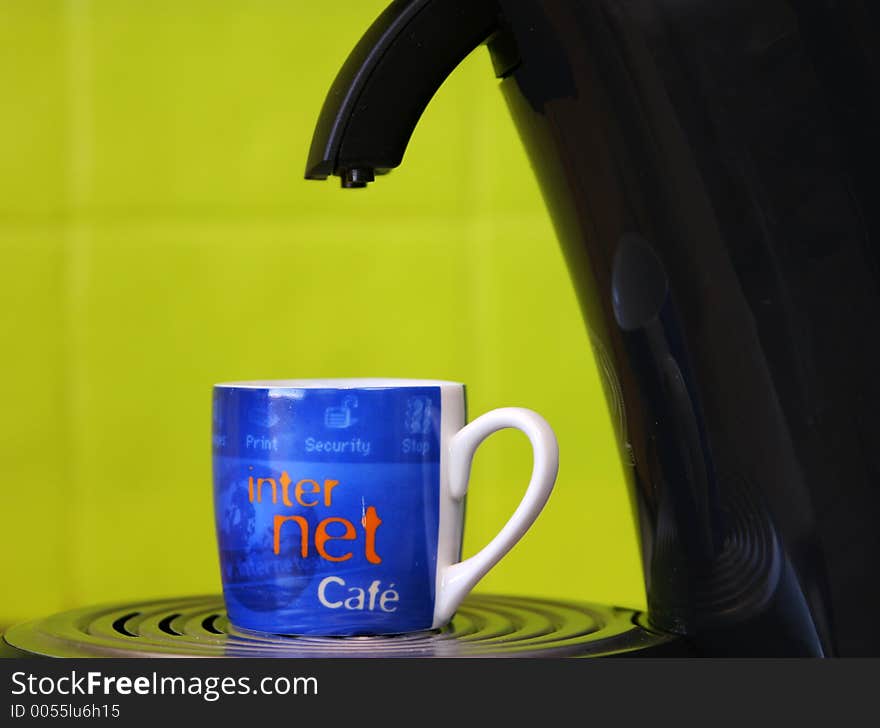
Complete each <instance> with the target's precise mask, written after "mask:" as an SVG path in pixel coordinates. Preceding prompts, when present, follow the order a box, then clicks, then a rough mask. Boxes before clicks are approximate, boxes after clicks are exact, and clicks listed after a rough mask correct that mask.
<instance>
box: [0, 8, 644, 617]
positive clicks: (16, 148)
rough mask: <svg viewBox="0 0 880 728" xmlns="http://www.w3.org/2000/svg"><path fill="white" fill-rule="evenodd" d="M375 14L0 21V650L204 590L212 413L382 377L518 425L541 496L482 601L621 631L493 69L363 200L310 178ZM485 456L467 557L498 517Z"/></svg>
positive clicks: (458, 90)
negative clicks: (2, 642) (224, 395)
mask: <svg viewBox="0 0 880 728" xmlns="http://www.w3.org/2000/svg"><path fill="white" fill-rule="evenodd" d="M383 5H384V3H383V2H381V1H380V2H377V1H376V0H346V1H344V2H342V1H341V2H336V3H331V4H327V3H312V2H304V1H296V0H259V1H254V2H248V3H242V2H239V1H237V0H235V1H233V0H187V2H178V1H176V0H153V1H152V2H149V3H143V2H138V1H136V0H64V1H62V0H3V1H2V2H0V93H2V94H3V95H4V98H3V101H4V103H3V109H4V111H3V114H0V254H2V258H0V304H2V310H3V314H2V317H0V337H2V339H0V340H2V342H3V353H4V356H3V364H2V366H3V368H4V370H3V377H2V382H3V398H2V401H3V405H4V406H3V417H2V418H0V489H2V490H0V493H2V504H3V512H4V526H3V528H2V529H0V553H2V557H0V558H2V562H0V563H2V567H3V571H4V577H5V580H6V584H7V588H5V589H4V591H3V593H4V598H3V599H2V600H0V625H2V624H4V623H10V622H14V621H16V620H19V619H24V618H28V617H32V616H38V615H41V614H44V613H48V612H51V611H55V610H58V609H62V608H67V607H73V606H78V605H86V604H90V603H94V602H100V601H112V600H120V599H137V598H144V597H159V596H174V595H182V594H194V593H204V592H214V591H217V590H218V589H219V575H218V569H217V561H216V556H215V553H214V534H213V523H212V515H211V478H210V457H209V451H208V441H209V428H210V411H209V408H210V388H211V385H212V383H213V382H215V381H224V380H231V379H255V378H284V377H318V376H399V377H430V378H444V379H456V380H460V381H464V382H466V383H467V384H468V390H469V397H470V402H469V407H470V412H471V414H472V415H476V414H479V413H481V412H483V411H485V410H488V409H491V408H493V407H496V406H506V405H521V406H526V407H530V408H533V409H535V410H538V411H540V412H541V413H542V414H544V415H545V416H546V417H547V419H548V420H549V421H550V422H551V424H552V425H553V426H554V429H555V430H556V432H557V435H558V437H559V441H560V448H561V468H560V475H559V482H558V485H557V488H556V491H555V492H554V495H553V497H552V498H551V500H550V502H549V504H548V506H547V508H546V510H545V512H544V514H543V515H542V516H541V518H540V519H539V520H538V522H537V523H536V525H535V526H534V527H533V529H532V531H530V532H529V533H528V534H527V536H526V538H525V539H524V540H523V542H522V543H521V544H520V545H518V546H517V547H516V548H515V549H514V551H513V552H511V554H510V555H509V556H508V557H507V558H506V559H505V560H504V561H502V563H501V564H500V565H499V566H498V567H497V568H496V569H495V570H494V571H493V572H492V573H491V574H490V575H489V576H488V577H487V578H486V579H485V580H484V581H483V582H482V583H481V585H480V586H479V589H480V590H483V591H493V592H507V593H517V594H530V595H547V596H557V597H567V598H579V599H589V600H595V601H604V602H615V603H618V604H623V605H631V606H637V607H638V606H641V605H642V604H643V593H642V583H641V573H640V567H639V563H638V556H637V544H636V540H635V535H634V533H635V532H634V527H633V523H632V519H631V516H630V512H629V503H628V499H627V496H626V492H625V489H624V485H623V481H622V477H621V473H620V466H619V465H618V463H617V459H616V454H615V449H614V446H613V439H612V435H611V430H610V426H609V424H608V419H607V414H606V408H605V404H604V402H603V400H602V398H601V388H600V385H599V382H598V379H597V377H596V374H595V370H594V365H593V362H592V359H591V356H590V354H589V346H588V343H587V337H586V334H585V332H584V330H583V328H582V325H581V322H580V319H579V315H578V312H577V308H576V304H575V300H574V295H573V292H572V291H571V289H570V287H569V284H568V278H567V273H566V270H565V267H564V264H563V261H562V257H561V254H560V252H559V250H558V247H557V244H556V241H555V238H554V235H553V230H552V228H551V225H550V222H549V220H548V218H547V214H546V211H545V209H544V206H543V203H542V201H541V198H540V194H539V191H538V189H537V187H536V185H535V182H534V179H533V177H532V174H531V171H530V169H529V166H528V162H527V160H526V158H525V154H524V152H523V150H522V149H521V146H520V144H519V141H518V139H517V137H516V134H515V131H514V129H513V125H512V123H511V121H510V119H509V118H508V115H507V111H506V109H505V107H504V104H503V100H502V98H501V96H500V93H499V92H498V90H497V88H496V81H495V79H494V78H493V76H492V72H491V64H490V62H489V59H488V55H487V53H486V51H485V49H478V50H477V51H476V52H475V53H474V54H473V55H472V56H471V57H469V58H468V59H467V60H466V61H465V62H464V64H463V65H462V66H461V67H460V68H459V69H457V71H456V72H455V73H454V74H453V76H452V77H451V78H450V79H449V81H448V82H447V83H446V85H444V87H443V88H442V89H441V91H440V93H439V94H438V96H437V97H436V98H435V99H434V101H433V102H432V103H431V105H430V106H429V108H428V110H427V112H426V114H425V116H424V117H423V119H422V121H421V123H420V125H419V127H418V129H417V130H416V133H415V135H414V137H413V140H412V142H411V145H410V148H409V150H408V152H407V156H406V159H405V161H404V165H403V166H402V167H401V169H399V170H396V171H395V172H393V173H392V174H390V175H388V176H387V177H385V178H382V179H381V180H379V181H378V182H377V183H376V184H375V185H373V186H371V187H370V188H369V189H367V190H361V191H343V190H340V189H338V186H337V185H335V184H333V183H331V182H327V183H323V184H321V183H315V182H306V181H304V180H303V179H302V172H303V167H304V163H305V155H306V152H307V149H308V144H309V141H310V137H311V128H312V125H313V123H314V120H315V117H316V115H317V112H318V109H319V108H320V105H321V102H322V101H323V96H324V92H325V90H326V88H327V86H328V85H329V83H330V81H331V80H332V78H333V76H334V75H335V73H336V70H337V68H338V66H339V64H340V63H341V61H342V60H343V59H344V57H345V55H346V54H347V52H348V50H349V49H350V47H351V46H352V45H353V44H354V42H355V41H356V40H357V38H358V37H359V36H360V33H361V32H362V30H363V29H364V28H365V27H366V26H367V25H368V24H369V22H370V21H371V20H372V18H373V17H374V16H375V15H376V14H377V13H378V12H379V10H380V9H381V7H382V6H383ZM529 467H530V452H529V448H528V444H527V441H526V440H525V438H524V437H523V436H522V435H520V434H519V433H510V432H504V433H500V434H498V435H496V436H493V438H492V439H490V441H489V442H488V443H486V444H485V445H484V446H483V447H482V448H481V450H480V451H479V453H478V456H477V460H476V463H475V467H474V473H473V478H472V489H471V495H470V496H469V503H468V523H467V527H466V529H467V534H466V539H465V551H466V553H473V552H474V551H476V550H477V549H478V548H479V547H480V546H481V545H482V544H484V543H486V542H487V541H488V540H489V539H490V538H491V537H492V535H494V533H495V532H496V531H497V530H498V529H499V528H500V526H501V525H502V523H503V521H504V520H505V519H506V518H507V517H508V516H509V515H510V513H511V512H512V511H513V509H514V508H515V506H516V503H517V502H518V499H519V497H520V495H521V493H522V492H523V489H524V487H525V482H526V479H527V475H528V470H529Z"/></svg>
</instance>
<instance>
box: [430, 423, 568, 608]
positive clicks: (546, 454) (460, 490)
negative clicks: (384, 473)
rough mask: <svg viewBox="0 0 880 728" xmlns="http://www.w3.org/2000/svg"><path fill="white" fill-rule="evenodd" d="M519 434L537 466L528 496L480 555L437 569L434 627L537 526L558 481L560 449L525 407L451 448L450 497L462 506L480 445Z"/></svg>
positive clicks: (457, 438)
mask: <svg viewBox="0 0 880 728" xmlns="http://www.w3.org/2000/svg"><path fill="white" fill-rule="evenodd" d="M508 427H513V428H515V429H517V430H521V431H522V432H524V433H525V434H526V436H527V437H528V438H529V441H530V442H531V443H532V451H533V453H534V464H533V466H532V477H531V480H530V481H529V485H528V488H526V493H525V495H524V496H523V499H522V501H520V504H519V505H518V506H517V508H516V510H515V511H514V512H513V515H512V516H511V517H510V520H508V521H507V523H505V524H504V527H503V528H502V529H501V530H500V531H499V532H498V534H497V535H496V536H495V538H493V539H492V540H491V541H490V542H489V543H488V544H487V545H486V546H485V547H484V548H483V549H482V550H481V551H479V552H478V553H476V554H474V555H473V556H471V557H470V558H468V559H465V560H464V561H459V562H458V563H455V564H448V565H442V564H438V568H439V569H441V572H440V575H439V577H440V578H439V579H438V588H437V596H436V599H435V606H434V623H435V624H438V625H439V624H445V623H447V622H448V621H449V620H450V619H452V615H453V614H455V610H456V609H457V608H458V606H459V604H461V602H462V600H463V599H464V598H465V597H466V596H467V595H468V593H469V592H470V591H471V589H473V588H474V586H475V585H476V584H477V582H478V581H479V580H480V579H482V578H483V577H484V576H485V575H486V573H487V572H488V571H489V569H491V568H492V567H493V566H495V564H497V563H498V562H499V561H500V560H501V558H502V557H503V556H504V555H505V554H506V553H507V552H508V551H510V549H511V548H513V545H514V544H515V543H516V542H517V541H519V540H520V539H521V538H522V537H523V535H524V534H525V532H526V531H528V529H529V528H530V527H531V525H532V524H533V523H534V522H535V519H536V518H537V517H538V514H539V513H540V512H541V510H542V509H543V508H544V504H545V503H546V502H547V499H548V498H549V497H550V491H551V490H552V489H553V484H554V483H555V481H556V473H557V471H558V469H559V445H558V444H557V442H556V436H555V435H554V434H553V430H552V429H551V428H550V425H548V424H547V422H546V420H545V419H544V418H543V417H541V415H539V414H538V413H537V412H533V411H532V410H528V409H523V408H522V407H502V408H500V409H495V410H492V411H491V412H487V413H486V414H484V415H481V416H480V417H477V419H475V420H474V421H473V422H471V423H470V424H467V425H465V426H464V427H463V428H462V429H461V430H459V431H458V432H457V433H455V435H453V436H452V440H451V441H450V444H449V471H448V473H449V483H448V487H449V494H450V496H451V498H452V499H453V500H455V501H459V502H460V501H462V500H463V499H464V496H465V494H466V493H467V489H468V480H469V479H470V473H471V463H472V462H473V459H474V454H475V453H476V451H477V448H478V447H479V446H480V443H482V442H483V440H485V439H486V438H487V437H489V435H491V434H492V433H493V432H497V431H498V430H503V429H506V428H508Z"/></svg>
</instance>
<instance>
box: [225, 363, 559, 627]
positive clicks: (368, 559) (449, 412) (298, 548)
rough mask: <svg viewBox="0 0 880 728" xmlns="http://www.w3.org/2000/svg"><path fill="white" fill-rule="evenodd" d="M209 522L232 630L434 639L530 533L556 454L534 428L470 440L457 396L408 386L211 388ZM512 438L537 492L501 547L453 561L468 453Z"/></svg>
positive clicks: (486, 419) (433, 384)
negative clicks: (528, 453) (431, 632)
mask: <svg viewBox="0 0 880 728" xmlns="http://www.w3.org/2000/svg"><path fill="white" fill-rule="evenodd" d="M213 400H214V401H213V421H214V427H213V454H214V457H213V471H214V510H215V521H216V528H217V539H218V544H219V551H220V569H221V577H222V582H223V594H224V599H225V603H226V609H227V613H228V616H229V620H230V622H231V623H232V624H233V625H234V626H236V627H238V628H241V629H246V630H254V631H259V632H271V633H275V634H288V635H339V636H345V635H376V634H397V633H405V632H414V631H420V630H426V629H437V628H439V627H442V626H443V625H444V624H446V623H447V622H449V620H450V619H451V618H452V616H453V614H454V612H455V610H456V608H457V607H458V605H459V604H460V603H461V601H462V599H464V597H465V596H466V595H467V594H468V592H470V590H471V589H472V588H473V587H474V585H475V584H476V583H477V582H478V581H479V580H480V579H481V578H482V577H483V576H484V575H485V574H486V572H488V571H489V569H491V568H492V567H493V566H494V565H495V564H496V563H498V561H499V560H500V559H501V558H502V557H503V556H504V554H506V553H507V552H508V551H509V550H510V549H511V547H512V546H513V545H514V544H515V543H516V542H517V541H518V540H519V539H520V538H521V537H522V535H523V534H524V533H525V532H526V530H527V529H528V528H529V527H530V526H531V524H532V523H533V522H534V520H535V518H536V517H537V515H538V514H539V513H540V511H541V509H542V508H543V507H544V504H545V503H546V502H547V499H548V497H549V496H550V491H551V489H552V488H553V484H554V482H555V479H556V472H557V467H558V459H559V458H558V447H557V443H556V438H555V437H554V435H553V431H552V430H551V428H550V426H549V425H548V424H547V423H546V422H545V421H544V419H543V418H541V417H540V416H539V415H538V414H536V413H535V412H532V411H530V410H526V409H521V408H503V409H497V410H493V411H491V412H488V413H486V414H484V415H482V416H481V417H478V418H477V419H476V420H474V421H473V422H471V423H470V424H467V425H466V424H465V411H466V410H465V408H466V405H465V387H464V385H463V384H460V383H457V382H443V381H433V380H408V379H404V380H401V379H328V380H286V381H263V382H232V383H228V384H218V385H216V386H215V387H214V396H213ZM507 427H514V428H517V429H520V430H522V431H523V432H525V434H526V435H527V436H528V437H529V439H530V441H531V443H532V447H533V450H534V465H533V470H532V476H531V481H530V483H529V485H528V487H527V489H526V493H525V496H524V497H523V500H522V502H521V503H520V505H519V506H518V508H517V509H516V511H515V512H514V514H513V516H512V517H511V518H510V520H509V521H508V522H507V524H506V525H505V526H504V527H503V528H502V529H501V531H500V532H499V533H498V535H497V536H496V537H495V538H494V539H493V540H492V541H491V542H490V543H489V544H488V545H487V546H486V547H485V548H484V549H482V550H481V551H480V552H479V553H477V554H476V555H474V556H472V557H470V558H468V559H466V560H464V561H461V543H462V530H463V525H464V500H465V493H466V491H467V486H468V478H469V475H470V466H471V461H472V459H473V456H474V452H475V451H476V448H477V447H478V445H479V444H480V442H482V441H483V440H484V439H485V438H486V437H488V436H489V435H490V434H491V433H493V432H495V431H497V430H500V429H503V428H507Z"/></svg>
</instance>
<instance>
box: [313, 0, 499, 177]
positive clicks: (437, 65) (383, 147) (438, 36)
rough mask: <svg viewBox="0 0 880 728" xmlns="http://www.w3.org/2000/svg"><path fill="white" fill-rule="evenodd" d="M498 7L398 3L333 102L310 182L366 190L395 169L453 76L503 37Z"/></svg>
mask: <svg viewBox="0 0 880 728" xmlns="http://www.w3.org/2000/svg"><path fill="white" fill-rule="evenodd" d="M499 24H500V15H499V9H498V6H497V4H496V3H495V2H494V0H467V1H466V2H459V1H457V0H453V1H452V2H450V0H396V1H395V2H392V3H391V4H390V5H389V6H388V7H387V8H386V10H385V11H384V12H383V13H382V14H381V15H380V16H379V17H378V18H377V19H376V21H375V22H374V23H373V24H372V26H370V28H369V30H367V32H366V34H365V35H364V36H363V37H362V38H361V40H360V42H359V43H358V44H357V46H356V47H355V48H354V50H353V51H352V52H351V54H350V55H349V57H348V60H346V62H345V64H344V65H343V66H342V69H341V70H340V72H339V74H338V75H337V77H336V80H335V81H334V82H333V85H332V86H331V88H330V91H329V93H328V94H327V98H326V101H325V102H324V107H323V108H322V109H321V114H320V116H319V118H318V122H317V125H316V128H315V134H314V137H313V139H312V147H311V150H310V151H309V158H308V163H307V165H306V177H307V178H308V179H319V180H321V179H326V178H327V177H329V176H331V175H336V176H338V177H339V178H340V179H341V181H342V186H343V187H345V188H357V187H365V186H366V185H367V183H369V182H372V181H373V179H374V176H375V175H376V174H383V173H385V172H387V171H389V170H390V169H393V168H394V167H397V166H398V165H399V164H400V163H401V160H402V159H403V154H404V151H405V150H406V145H407V144H408V143H409V139H410V136H411V135H412V133H413V129H414V128H415V126H416V124H417V123H418V120H419V118H420V117H421V115H422V112H423V111H424V110H425V107H426V106H427V105H428V102H429V101H430V100H431V98H432V97H433V96H434V94H435V93H436V92H437V89H439V88H440V85H441V84H442V83H443V81H444V80H445V79H446V77H447V76H448V75H449V74H450V72H451V71H452V70H453V69H454V68H455V67H456V66H457V65H458V64H459V63H460V62H461V61H462V59H463V58H464V57H465V56H466V55H467V54H468V53H470V52H471V51H472V50H473V49H474V48H476V47H477V46H479V45H480V44H481V43H484V42H486V41H488V40H490V39H491V38H492V37H493V36H494V35H495V34H496V33H497V31H498V28H499Z"/></svg>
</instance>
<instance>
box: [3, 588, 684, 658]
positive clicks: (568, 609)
mask: <svg viewBox="0 0 880 728" xmlns="http://www.w3.org/2000/svg"><path fill="white" fill-rule="evenodd" d="M637 616H638V613H636V612H633V611H631V610H628V609H621V608H617V607H609V606H605V605H598V604H582V603H572V602H561V601H552V600H547V599H532V598H522V597H511V596H490V595H483V594H480V595H471V596H470V597H468V598H467V599H466V600H465V602H464V603H463V604H462V606H461V607H460V608H459V610H458V612H457V614H456V615H455V618H454V619H453V621H452V623H451V624H450V625H449V626H447V627H446V628H444V629H442V630H438V631H430V632H419V633H416V634H407V635H396V636H382V637H311V636H309V637H286V636H280V635H273V634H255V633H251V632H242V631H239V630H236V629H235V628H234V627H232V626H231V625H230V624H229V622H228V621H227V619H226V612H225V611H224V608H223V599H222V597H220V596H201V597H185V598H180V599H165V600H161V601H149V602H133V603H128V604H118V605H104V606H98V607H90V608H85V609H75V610H71V611H68V612H61V613H59V614H56V615H53V616H51V617H46V618H44V619H37V620H34V621H31V622H25V623H23V624H19V625H17V626H14V627H12V628H10V629H9V630H8V631H7V632H6V634H5V635H4V640H5V641H6V642H7V644H8V645H10V646H11V647H13V648H16V649H18V650H21V651H22V652H24V653H27V654H30V655H42V656H46V657H311V658H325V657H588V656H603V655H614V654H623V653H634V654H635V655H641V654H644V653H648V652H650V653H654V652H658V651H659V652H661V653H666V652H667V650H666V649H665V648H667V647H669V646H670V645H671V644H673V642H674V641H675V640H674V639H673V638H671V637H670V636H668V635H662V634H658V633H655V632H653V631H650V630H648V629H646V628H644V627H643V626H640V625H638V624H637V623H636V617H637Z"/></svg>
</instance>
